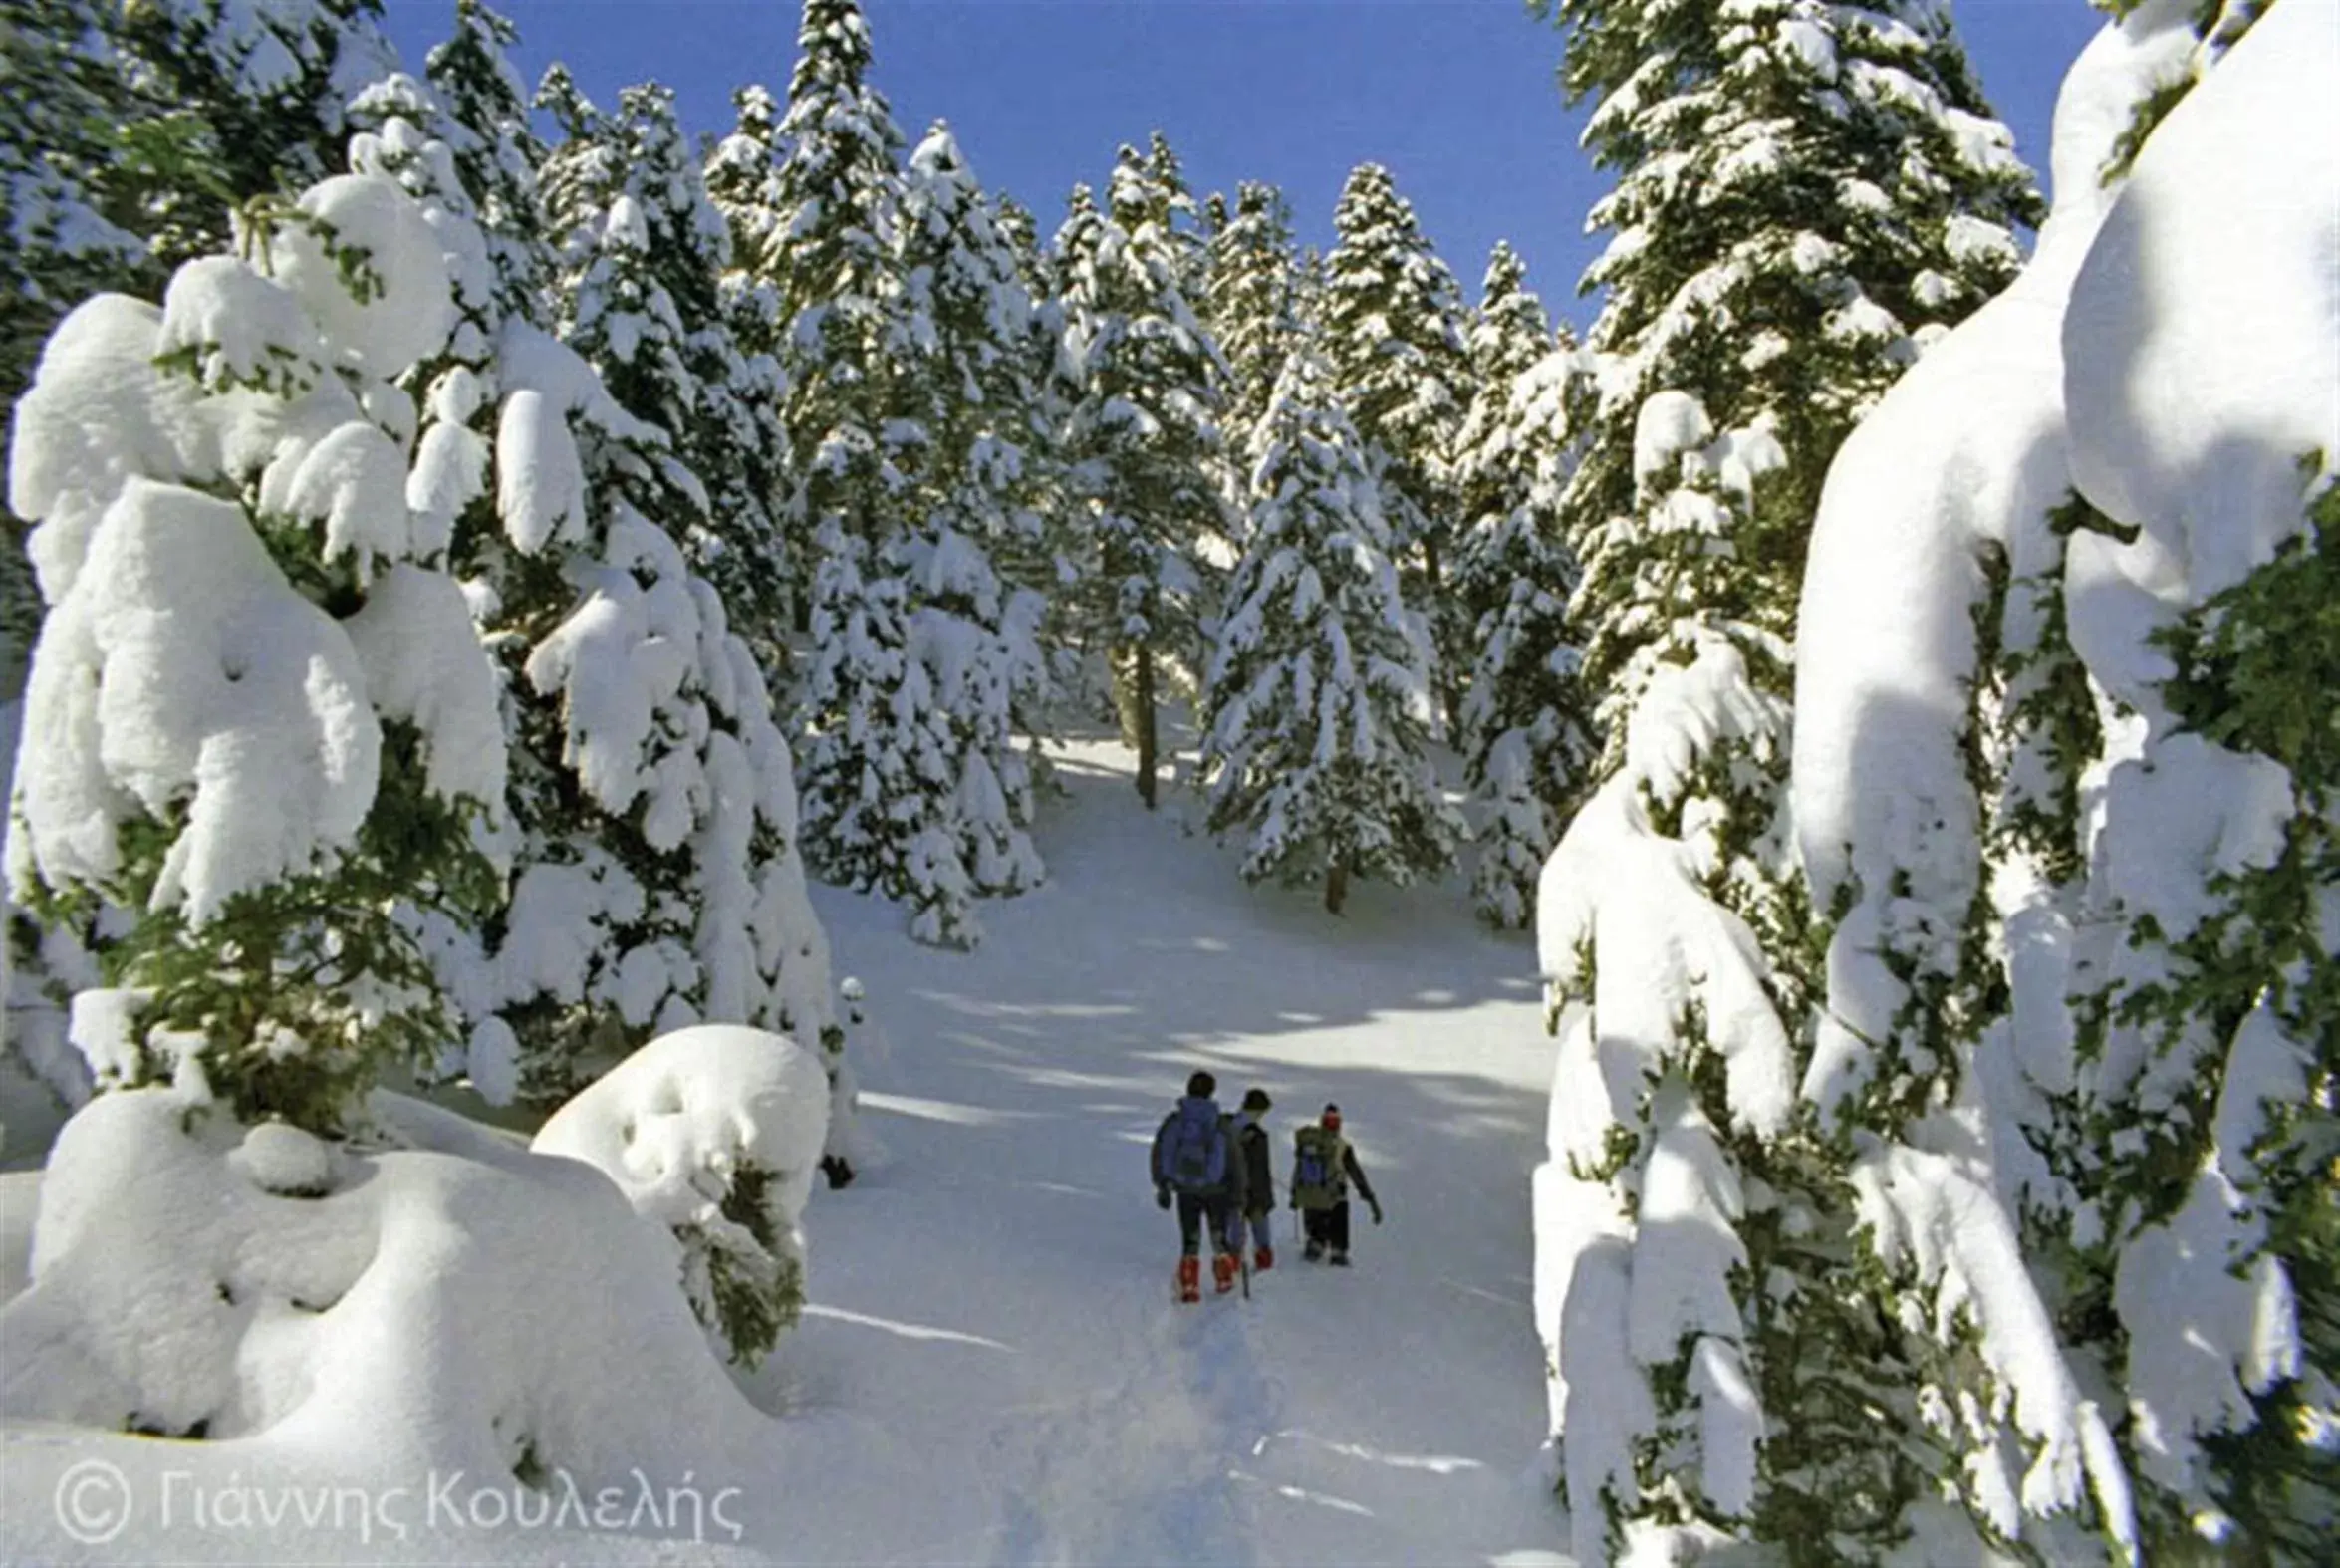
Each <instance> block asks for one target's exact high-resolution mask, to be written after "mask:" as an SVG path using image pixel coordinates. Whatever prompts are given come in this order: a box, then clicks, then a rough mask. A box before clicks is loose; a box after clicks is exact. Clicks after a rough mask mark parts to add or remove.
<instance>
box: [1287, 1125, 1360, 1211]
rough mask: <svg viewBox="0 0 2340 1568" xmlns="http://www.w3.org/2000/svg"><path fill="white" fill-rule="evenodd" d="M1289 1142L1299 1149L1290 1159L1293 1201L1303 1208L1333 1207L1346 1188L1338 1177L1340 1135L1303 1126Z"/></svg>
mask: <svg viewBox="0 0 2340 1568" xmlns="http://www.w3.org/2000/svg"><path fill="white" fill-rule="evenodd" d="M1292 1140H1293V1142H1294V1144H1296V1145H1297V1146H1298V1148H1297V1151H1296V1153H1295V1154H1294V1155H1293V1158H1292V1201H1293V1202H1295V1203H1297V1204H1299V1205H1300V1206H1301V1207H1302V1208H1330V1207H1332V1206H1333V1205H1334V1204H1335V1203H1338V1202H1339V1201H1340V1200H1341V1196H1342V1194H1343V1193H1344V1192H1345V1191H1346V1190H1347V1189H1348V1182H1347V1180H1346V1179H1345V1178H1344V1177H1343V1176H1342V1174H1341V1163H1342V1162H1341V1155H1342V1146H1341V1135H1340V1134H1338V1133H1335V1132H1332V1131H1329V1130H1328V1129H1325V1128H1322V1127H1303V1128H1301V1129H1300V1130H1299V1131H1297V1132H1295V1133H1294V1134H1293V1135H1292Z"/></svg>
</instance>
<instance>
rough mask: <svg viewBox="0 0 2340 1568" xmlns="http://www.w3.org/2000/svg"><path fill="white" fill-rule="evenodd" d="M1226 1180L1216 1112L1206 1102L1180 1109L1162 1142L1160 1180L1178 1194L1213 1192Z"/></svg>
mask: <svg viewBox="0 0 2340 1568" xmlns="http://www.w3.org/2000/svg"><path fill="white" fill-rule="evenodd" d="M1162 1176H1163V1179H1164V1180H1166V1181H1168V1182H1169V1183H1170V1185H1171V1186H1172V1187H1174V1188H1176V1189H1177V1190H1178V1191H1180V1192H1215V1191H1217V1190H1218V1188H1219V1186H1220V1184H1221V1183H1223V1182H1224V1181H1225V1180H1226V1176H1227V1140H1226V1135H1225V1133H1224V1132H1222V1131H1221V1130H1220V1128H1219V1124H1218V1108H1217V1107H1216V1106H1213V1105H1211V1104H1210V1103H1209V1102H1207V1101H1198V1102H1195V1103H1193V1104H1191V1105H1182V1106H1180V1107H1179V1108H1178V1109H1177V1112H1176V1113H1175V1114H1174V1115H1173V1116H1172V1117H1171V1118H1170V1129H1169V1132H1168V1134H1167V1135H1166V1136H1165V1138H1164V1140H1163V1148H1162Z"/></svg>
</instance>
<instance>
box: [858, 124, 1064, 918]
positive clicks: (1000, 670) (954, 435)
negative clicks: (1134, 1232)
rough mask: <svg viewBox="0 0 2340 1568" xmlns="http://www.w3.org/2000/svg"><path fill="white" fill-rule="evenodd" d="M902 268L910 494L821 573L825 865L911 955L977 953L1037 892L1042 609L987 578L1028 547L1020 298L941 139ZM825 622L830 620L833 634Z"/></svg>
mask: <svg viewBox="0 0 2340 1568" xmlns="http://www.w3.org/2000/svg"><path fill="white" fill-rule="evenodd" d="M904 198H905V199H904V204H903V210H902V227H901V235H902V248H901V255H900V258H899V261H900V267H901V273H902V277H903V280H904V283H905V286H906V290H907V293H906V297H905V300H904V309H905V311H906V314H907V323H908V328H909V343H910V351H909V353H908V355H907V357H906V358H905V359H903V360H900V361H898V362H897V363H896V364H895V365H894V367H893V368H892V373H893V376H894V380H895V387H896V394H895V401H894V413H893V419H894V421H895V422H896V424H897V425H898V426H899V427H900V428H901V429H902V430H903V431H904V433H903V435H902V436H901V437H900V438H899V439H898V441H897V449H898V451H899V453H900V457H899V461H900V463H901V465H902V468H903V470H904V477H905V482H904V486H903V489H902V491H901V493H900V495H899V497H898V498H897V499H896V500H895V502H894V503H893V506H892V508H891V515H890V516H889V517H887V518H886V519H884V527H883V530H882V531H881V532H879V533H878V534H877V535H876V536H875V537H872V538H868V539H865V538H863V537H861V536H843V534H842V530H839V531H838V532H839V534H840V536H841V539H840V542H841V544H843V545H844V546H845V548H844V549H842V550H838V551H835V552H833V553H831V554H830V555H829V556H827V557H826V558H825V559H824V560H823V563H822V568H821V570H822V574H823V578H822V583H823V589H824V591H823V593H822V595H821V598H820V600H819V601H818V603H819V605H820V607H821V608H820V609H819V610H817V611H816V626H817V627H822V628H825V629H826V631H827V632H828V634H829V636H830V638H831V639H832V641H831V643H829V644H827V645H825V646H823V647H822V648H821V649H820V650H819V652H818V653H817V654H816V658H815V663H814V670H813V682H814V684H813V696H814V700H815V701H816V702H817V703H819V704H820V708H819V711H820V712H821V713H822V714H823V717H824V721H825V723H826V725H827V726H828V727H827V728H826V729H825V730H824V731H823V732H822V733H820V734H819V735H817V736H816V737H815V742H814V744H815V747H816V748H817V749H816V751H815V756H816V757H817V758H821V759H825V765H826V766H827V767H829V768H830V769H832V770H833V771H834V773H835V775H836V777H837V780H838V783H837V784H836V786H835V791H836V804H835V812H836V815H835V820H834V822H833V823H832V825H831V832H832V835H833V841H834V842H833V847H832V849H831V850H830V851H829V852H828V853H829V854H830V855H832V856H833V857H834V858H833V859H831V860H825V862H824V865H825V868H826V869H828V870H829V872H830V874H832V875H834V876H836V877H838V879H839V880H841V881H847V882H849V883H851V884H852V885H853V886H856V887H864V888H867V887H877V888H880V889H883V890H884V891H885V892H886V893H888V894H889V895H891V896H893V897H894V898H897V899H899V900H901V901H902V902H903V903H904V904H906V905H907V906H909V908H910V931H911V934H912V935H914V936H916V937H917V938H918V939H919V940H921V941H929V942H939V943H946V944H950V945H954V946H971V945H973V944H974V943H975V942H976V941H977V940H978V939H979V938H980V935H981V929H982V927H981V924H980V922H979V921H978V920H977V918H976V916H975V915H974V912H973V909H972V901H973V900H974V899H975V898H977V897H979V896H984V895H997V894H1012V893H1019V892H1022V891H1024V890H1025V889H1027V888H1030V887H1032V886H1034V885H1036V884H1037V883H1038V882H1039V881H1040V878H1041V875H1042V871H1041V865H1040V859H1039V855H1038V854H1037V852H1036V851H1035V850H1034V849H1033V848H1032V843H1031V838H1030V835H1029V833H1028V832H1027V828H1028V826H1029V824H1030V821H1031V814H1032V777H1031V770H1030V767H1029V765H1028V762H1027V760H1026V758H1025V756H1024V755H1023V752H1022V750H1021V748H1020V747H1019V746H1018V745H1017V742H1016V735H1015V725H1014V720H1015V713H1016V699H1017V697H1018V696H1019V694H1021V695H1024V696H1027V697H1028V696H1029V695H1030V694H1031V693H1032V692H1034V691H1035V690H1036V688H1037V687H1038V685H1039V684H1040V683H1041V681H1042V679H1043V674H1044V671H1043V657H1042V654H1041V651H1040V645H1039V634H1040V630H1041V622H1042V619H1043V617H1044V615H1045V612H1046V603H1045V601H1044V600H1042V599H1041V598H1040V597H1039V596H1038V595H1037V594H1035V593H1033V592H1031V591H1030V590H1026V589H1018V588H1015V587H1013V586H1012V585H1011V584H1010V583H1009V582H1007V581H1006V580H1005V579H1004V578H1003V577H1002V575H1001V573H1000V571H999V570H998V568H997V567H996V566H995V565H994V564H993V561H992V558H991V557H992V552H993V550H994V549H995V548H998V547H1007V548H1014V547H1017V546H1021V547H1023V548H1024V549H1025V550H1026V551H1030V550H1032V549H1034V548H1036V547H1037V545H1038V542H1039V536H1040V532H1041V525H1040V519H1039V516H1038V514H1037V513H1036V512H1035V511H1034V510H1033V509H1032V506H1031V500H1030V496H1029V493H1028V489H1027V482H1026V479H1027V476H1026V472H1025V469H1024V445H1023V443H1024V442H1025V441H1026V440H1028V439H1029V437H1030V434H1031V426H1030V415H1031V410H1032V399H1033V391H1032V387H1031V383H1030V380H1029V377H1028V372H1029V371H1030V369H1031V360H1030V357H1029V354H1028V350H1027V342H1026V340H1027V334H1028V331H1029V326H1028V322H1029V313H1030V301H1029V299H1028V298H1027V297H1026V295H1025V294H1024V292H1023V287H1022V284H1021V282H1020V281H1019V280H1018V278H1017V276H1016V266H1015V258H1014V256H1013V254H1012V253H1011V252H1010V251H1009V250H1008V248H1007V247H1006V246H1005V245H1004V244H1003V243H1001V241H1000V240H999V238H998V236H997V235H996V233H994V231H993V230H992V227H991V218H990V207H989V203H988V202H987V201H986V199H985V198H984V195H983V192H982V190H981V187H980V186H978V185H977V184H976V182H975V180H974V177H973V175H972V174H971V173H970V171H969V170H968V168H967V166H966V163H965V160H964V159H963V158H962V157H961V156H960V154H959V151H958V146H957V143H956V142H955V141H953V140H952V138H951V136H950V133H949V131H947V130H946V129H945V128H943V127H941V126H937V127H935V128H934V129H933V130H932V131H929V132H928V134H927V135H926V137H925V139H924V140H923V141H921V142H920V143H919V144H918V147H917V149H916V151H915V152H914V153H913V155H912V156H911V159H910V169H909V177H908V181H907V184H906V187H905V193H904ZM830 618H834V619H830Z"/></svg>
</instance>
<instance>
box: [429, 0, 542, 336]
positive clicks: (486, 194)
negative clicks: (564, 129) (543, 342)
mask: <svg viewBox="0 0 2340 1568" xmlns="http://www.w3.org/2000/svg"><path fill="white" fill-rule="evenodd" d="M518 40H519V31H518V29H516V28H515V27H514V26H513V25H512V24H511V23H510V22H509V21H507V20H506V19H505V18H503V17H502V16H499V15H498V14H497V13H495V12H494V11H491V10H489V9H488V8H487V7H486V6H485V5H484V4H482V3H481V0H457V3H456V6H455V32H454V35H453V36H452V37H451V38H449V39H448V40H447V41H446V42H444V43H442V44H440V45H438V46H437V47H436V48H434V49H432V50H431V51H430V56H429V64H428V68H427V74H428V76H429V79H430V85H431V89H432V91H433V93H434V95H435V96H436V98H437V100H438V103H439V105H440V107H441V109H442V110H443V111H444V113H443V114H442V115H441V116H440V117H439V119H438V120H437V122H436V124H435V125H433V126H432V127H431V128H430V129H431V130H432V131H433V132H434V133H435V134H436V135H437V136H438V137H439V138H440V139H441V140H443V141H445V142H446V143H447V145H448V146H449V147H450V148H451V149H452V150H453V153H454V159H455V172H456V175H457V178H458V184H457V185H456V186H455V187H454V189H453V191H450V194H452V193H454V192H455V191H459V192H460V193H461V194H463V195H465V196H467V197H468V199H469V202H470V206H471V208H472V212H473V215H474V217H475V219H476V221H477V222H478V224H479V227H480V229H481V231H482V233H483V234H484V236H485V237H486V240H487V247H488V254H489V255H490V256H491V257H492V258H493V262H494V266H495V271H496V282H495V297H496V303H497V306H498V310H499V313H500V315H502V316H504V317H507V318H516V319H519V320H522V321H530V322H535V323H537V324H538V325H540V326H541V325H543V324H544V323H545V322H546V321H547V320H548V319H549V316H550V310H549V303H548V298H547V296H548V292H549V289H550V286H551V279H550V276H549V271H548V266H547V263H548V260H549V258H548V256H547V254H546V251H545V249H544V246H543V245H542V243H541V241H540V238H539V234H538V226H537V169H538V167H539V166H540V165H541V164H542V163H543V161H544V148H543V146H542V145H541V144H540V143H539V142H538V141H537V138H536V135H535V132H534V131H531V130H530V129H529V125H528V113H529V111H528V102H529V99H528V90H527V88H526V86H525V85H524V84H523V83H522V81H521V79H520V74H519V72H518V71H516V70H515V69H514V68H513V66H512V63H511V61H510V59H509V58H507V56H506V54H505V51H506V50H508V49H509V48H511V46H512V45H513V44H515V43H516V42H518Z"/></svg>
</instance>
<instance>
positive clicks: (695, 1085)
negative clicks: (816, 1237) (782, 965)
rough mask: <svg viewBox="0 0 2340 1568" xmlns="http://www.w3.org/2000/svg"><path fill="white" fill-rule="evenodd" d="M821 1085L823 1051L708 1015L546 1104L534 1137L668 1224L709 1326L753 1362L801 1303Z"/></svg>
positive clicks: (825, 1127) (542, 1149) (825, 1081)
mask: <svg viewBox="0 0 2340 1568" xmlns="http://www.w3.org/2000/svg"><path fill="white" fill-rule="evenodd" d="M829 1098H830V1085H829V1078H828V1074H827V1073H826V1071H825V1070H824V1069H823V1068H822V1066H821V1063H820V1061H819V1060H818V1059H817V1058H816V1057H814V1056H813V1055H812V1053H810V1052H808V1051H805V1050H803V1049H801V1048H800V1047H798V1046H797V1045H796V1044H795V1043H794V1042H792V1041H790V1040H788V1039H785V1038H784V1037H782V1036H780V1035H776V1034H769V1033H767V1032H765V1031H764V1030H761V1029H748V1028H743V1027H739V1026H737V1025H731V1024H703V1025H699V1026H697V1027H694V1028H689V1029H678V1030H675V1031H674V1032H672V1033H670V1034H663V1035H660V1036H659V1037H658V1038H656V1039H654V1040H652V1041H650V1043H649V1044H648V1045H645V1046H644V1047H643V1048H642V1049H641V1050H639V1051H636V1052H635V1053H634V1054H633V1055H632V1056H630V1057H628V1058H627V1059H626V1060H625V1061H623V1062H621V1063H619V1064H618V1066H616V1067H615V1068H612V1069H611V1070H610V1071H609V1072H608V1073H607V1074H605V1075H604V1076H603V1077H602V1078H601V1079H599V1080H598V1081H597V1082H595V1083H593V1084H592V1085H590V1086H588V1087H587V1088H586V1089H585V1090H584V1091H582V1092H581V1093H579V1094H578V1095H577V1096H576V1097H575V1098H574V1099H572V1100H570V1101H569V1102H568V1103H567V1104H566V1105H563V1106H562V1107H561V1109H560V1110H558V1111H556V1112H554V1113H553V1115H552V1117H551V1118H550V1119H549V1120H548V1121H547V1122H546V1123H545V1125H544V1127H543V1128H542V1129H541V1130H539V1131H538V1133H537V1135H536V1141H535V1143H534V1144H533V1145H532V1146H531V1147H532V1148H533V1149H534V1150H535V1151H536V1152H537V1153H539V1154H545V1155H560V1156H565V1157H567V1158H569V1159H572V1160H579V1161H583V1162H584V1163H585V1164H587V1165H590V1166H592V1167H594V1168H595V1169H596V1170H598V1171H601V1172H602V1173H603V1174H605V1175H606V1176H609V1177H610V1179H611V1180H613V1181H615V1182H617V1183H618V1188H619V1190H620V1191H622V1192H624V1193H625V1194H626V1198H627V1201H628V1202H630V1203H632V1204H633V1205H634V1208H635V1212H637V1213H639V1214H641V1215H642V1216H643V1217H644V1218H645V1219H648V1220H650V1221H651V1222H652V1223H653V1224H655V1225H657V1226H658V1227H659V1228H660V1229H662V1230H663V1231H665V1232H666V1233H667V1234H669V1235H671V1236H672V1237H673V1238H674V1241H675V1243H676V1244H677V1245H678V1246H679V1248H680V1249H681V1268H682V1277H683V1283H684V1288H685V1290H686V1291H687V1292H688V1294H689V1297H690V1303H691V1308H692V1310H693V1311H695V1312H696V1313H697V1314H698V1316H699V1321H700V1322H701V1323H703V1324H704V1325H705V1326H706V1330H707V1335H708V1337H709V1339H710V1340H713V1341H714V1342H715V1343H717V1344H718V1345H719V1346H721V1347H722V1348H723V1349H724V1350H725V1351H726V1352H727V1353H728V1354H729V1355H730V1356H731V1357H732V1359H734V1360H739V1361H745V1362H750V1363H753V1362H755V1361H757V1360H760V1359H761V1357H762V1354H763V1352H764V1351H766V1350H768V1349H769V1348H770V1347H771V1344H772V1341H773V1339H774V1338H775V1337H776V1336H777V1334H778V1331H779V1330H780V1329H782V1328H785V1327H786V1326H787V1325H788V1324H789V1323H791V1322H793V1321H794V1320H795V1317H796V1314H797V1312H798V1310H799V1309H800V1307H801V1306H802V1303H803V1297H804V1285H803V1276H804V1233H803V1231H802V1230H800V1229H799V1228H798V1221H799V1219H800V1218H801V1216H802V1215H803V1213H804V1205H805V1201H806V1199H808V1198H809V1197H810V1196H811V1195H812V1188H813V1177H814V1176H815V1174H816V1173H817V1172H818V1170H819V1168H820V1160H821V1152H822V1147H823V1144H824V1143H825V1141H826V1140H827V1137H828V1132H829Z"/></svg>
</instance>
